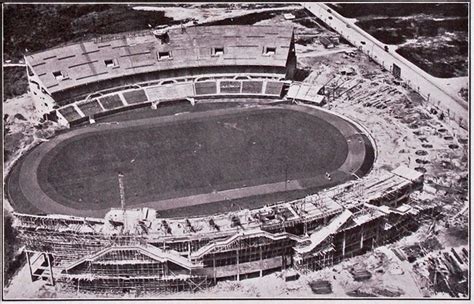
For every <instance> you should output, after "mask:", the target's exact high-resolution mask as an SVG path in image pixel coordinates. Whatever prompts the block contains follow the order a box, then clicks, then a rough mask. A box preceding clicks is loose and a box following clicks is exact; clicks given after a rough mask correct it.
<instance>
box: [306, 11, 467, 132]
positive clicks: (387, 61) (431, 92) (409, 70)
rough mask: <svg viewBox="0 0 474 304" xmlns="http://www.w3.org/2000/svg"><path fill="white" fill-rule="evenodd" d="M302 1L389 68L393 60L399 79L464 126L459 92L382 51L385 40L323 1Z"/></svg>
mask: <svg viewBox="0 0 474 304" xmlns="http://www.w3.org/2000/svg"><path fill="white" fill-rule="evenodd" d="M302 5H303V6H304V7H305V8H306V9H308V10H309V11H310V12H311V13H313V14H314V15H315V16H316V17H318V18H319V19H321V20H322V21H323V22H325V23H326V24H327V25H328V26H330V27H331V28H333V29H334V30H336V31H337V32H338V33H339V34H340V35H341V36H342V37H344V38H345V39H346V40H348V41H349V42H350V43H352V44H353V45H355V46H356V47H358V48H359V49H361V50H362V51H363V52H364V53H366V54H367V55H368V56H370V57H371V58H372V59H373V60H374V61H375V62H377V63H378V64H380V65H382V66H384V67H385V68H386V69H387V70H390V71H392V70H393V66H394V64H395V65H397V66H398V67H400V70H401V74H400V77H401V78H402V80H404V81H405V82H406V83H407V84H408V85H409V86H410V87H411V88H412V89H414V90H415V91H417V92H418V93H420V95H422V96H423V97H424V98H425V99H426V100H428V102H430V103H431V104H433V105H435V106H437V107H439V108H440V109H441V110H442V111H444V112H445V113H446V114H447V115H448V116H449V117H450V118H452V119H454V120H455V121H456V122H457V123H458V124H459V125H460V126H462V127H464V128H467V124H468V104H467V102H466V101H464V100H463V99H462V98H461V97H460V96H458V95H455V94H453V92H452V91H451V90H450V89H448V88H445V87H444V86H443V85H442V84H441V83H440V82H439V81H437V78H435V77H433V76H431V75H429V74H428V73H426V72H425V71H423V70H422V69H420V68H418V67H417V66H416V65H414V64H413V63H411V62H410V61H408V60H406V59H405V58H403V57H402V56H401V55H399V54H397V53H395V52H394V50H393V49H392V50H390V49H389V51H388V52H387V51H385V49H384V47H385V44H383V43H381V42H380V41H378V40H376V39H375V38H374V37H372V36H370V35H369V34H368V33H366V32H365V31H364V30H362V29H361V28H359V27H358V26H356V25H355V24H354V21H353V20H351V19H348V18H345V17H343V16H341V15H339V14H338V13H337V12H335V11H334V10H333V9H330V8H329V7H328V6H327V5H326V4H323V3H302Z"/></svg>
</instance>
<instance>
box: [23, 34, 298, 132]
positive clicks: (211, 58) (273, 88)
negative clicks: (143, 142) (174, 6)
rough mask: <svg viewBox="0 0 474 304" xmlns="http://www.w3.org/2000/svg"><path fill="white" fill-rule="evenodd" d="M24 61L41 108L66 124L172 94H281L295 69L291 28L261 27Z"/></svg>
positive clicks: (115, 38) (69, 49) (98, 44)
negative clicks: (285, 82)
mask: <svg viewBox="0 0 474 304" xmlns="http://www.w3.org/2000/svg"><path fill="white" fill-rule="evenodd" d="M25 62H26V65H27V70H28V82H29V86H30V90H31V94H32V95H33V99H34V104H35V108H36V110H37V111H40V112H41V113H44V114H50V115H48V117H49V118H51V119H57V120H58V121H59V122H61V123H63V124H66V125H67V124H70V123H72V122H75V121H78V120H79V121H86V120H87V119H89V118H91V117H92V116H94V115H98V114H99V115H101V114H103V113H106V112H108V111H111V110H114V111H115V110H117V109H120V108H127V107H128V106H136V105H137V104H142V103H153V102H157V101H164V100H169V99H190V98H194V97H200V96H209V95H219V94H227V95H233V94H236V95H239V96H241V95H246V94H248V95H270V96H279V95H280V94H281V89H282V85H283V83H284V81H285V80H287V79H291V78H292V76H293V74H294V72H295V69H296V56H295V47H294V33H293V29H292V28H290V27H285V26H257V25H252V26H197V27H175V28H168V29H160V30H155V31H142V32H134V33H127V34H120V35H112V36H108V37H102V38H98V39H96V40H93V41H86V42H81V43H75V44H70V45H66V46H61V47H57V48H53V49H49V50H46V51H42V52H38V53H34V54H29V55H28V56H26V57H25ZM176 86H179V87H176Z"/></svg>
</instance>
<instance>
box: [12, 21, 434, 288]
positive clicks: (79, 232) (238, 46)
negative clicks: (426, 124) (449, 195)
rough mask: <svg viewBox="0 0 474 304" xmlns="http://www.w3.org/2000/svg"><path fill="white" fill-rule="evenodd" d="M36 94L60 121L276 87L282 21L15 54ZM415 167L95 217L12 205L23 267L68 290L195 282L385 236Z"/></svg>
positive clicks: (259, 272)
mask: <svg viewBox="0 0 474 304" xmlns="http://www.w3.org/2000/svg"><path fill="white" fill-rule="evenodd" d="M26 63H27V67H28V79H29V83H30V88H31V92H32V94H33V97H34V99H35V107H36V109H37V110H38V111H41V112H42V113H44V114H46V116H47V117H48V118H50V119H56V120H57V121H58V122H60V123H62V124H64V125H68V126H72V125H75V124H79V123H84V122H87V121H89V122H91V123H93V122H94V119H95V118H97V117H100V116H102V115H108V114H109V113H115V112H117V111H123V110H126V109H130V108H135V107H138V106H151V107H153V108H157V107H158V106H159V104H160V103H162V102H166V101H170V100H189V102H191V103H194V102H197V101H199V98H201V97H203V98H204V97H205V98H212V97H220V96H234V97H249V96H260V97H267V98H272V99H275V100H281V98H282V97H283V95H284V94H285V88H287V87H288V86H289V84H290V83H291V78H292V76H293V75H294V73H295V70H296V56H295V47H294V33H293V29H292V28H287V27H276V26H202V27H190V28H182V27H177V28H174V29H168V30H159V31H154V32H150V31H145V32H140V33H131V34H127V35H116V36H113V37H105V38H101V39H96V40H95V41H90V42H83V43H77V44H72V45H67V46H62V47H59V48H55V49H51V50H47V51H44V52H40V53H36V54H32V55H29V56H27V57H26ZM422 184H423V175H422V174H420V173H418V172H416V171H414V170H411V169H409V168H406V167H399V168H397V169H396V170H393V171H391V172H388V171H386V172H378V173H373V174H370V175H368V176H366V177H363V178H357V179H355V180H353V181H351V182H349V183H346V184H343V185H339V186H336V187H333V188H331V189H329V190H325V191H321V192H319V193H318V194H315V195H310V196H306V197H304V198H301V199H297V200H293V201H282V202H275V203H274V204H270V205H267V206H265V207H263V208H259V209H252V210H247V209H245V210H240V211H238V212H229V213H225V214H216V215H213V216H205V217H204V216H203V217H190V218H162V217H160V214H159V212H157V211H156V210H154V209H152V208H136V209H130V208H128V209H127V208H118V209H111V210H110V211H109V212H108V213H107V214H106V216H105V217H104V218H92V217H78V216H71V215H59V214H43V215H37V214H36V215H33V214H20V213H15V220H14V225H15V227H16V228H17V229H18V231H19V234H20V238H21V239H22V241H23V242H24V244H25V246H26V247H25V248H26V252H27V258H28V265H29V267H30V273H31V277H32V280H40V279H41V280H46V281H48V282H49V283H50V284H59V285H61V286H63V287H64V288H66V289H71V290H72V291H74V292H78V291H80V292H93V293H94V294H109V293H136V294H143V293H153V292H163V291H181V290H191V291H196V290H199V289H201V288H205V287H208V286H210V285H212V284H215V283H216V282H218V281H220V280H242V279H245V278H251V277H259V276H264V275H266V274H269V273H272V272H275V271H281V270H284V269H297V270H298V271H308V270H318V269H321V268H324V267H327V266H331V265H334V264H335V263H338V262H340V261H342V260H343V259H345V258H349V257H353V256H355V255H359V254H363V253H365V252H367V251H370V250H372V249H374V248H375V247H377V246H381V245H383V244H386V243H389V242H393V241H394V240H396V239H399V238H400V237H402V236H404V235H406V234H408V233H410V232H411V231H413V230H414V229H416V227H417V217H418V216H419V215H420V214H422V213H423V212H425V211H426V210H423V209H421V208H416V207H413V206H411V205H409V204H408V202H409V200H410V194H411V193H412V192H414V191H417V190H420V189H421V187H422Z"/></svg>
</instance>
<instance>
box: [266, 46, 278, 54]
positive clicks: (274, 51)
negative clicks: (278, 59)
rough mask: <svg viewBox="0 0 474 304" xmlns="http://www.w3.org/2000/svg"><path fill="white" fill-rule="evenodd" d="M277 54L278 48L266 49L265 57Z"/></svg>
mask: <svg viewBox="0 0 474 304" xmlns="http://www.w3.org/2000/svg"><path fill="white" fill-rule="evenodd" d="M275 53H276V47H268V46H267V47H265V50H264V52H263V54H264V55H267V56H271V55H275Z"/></svg>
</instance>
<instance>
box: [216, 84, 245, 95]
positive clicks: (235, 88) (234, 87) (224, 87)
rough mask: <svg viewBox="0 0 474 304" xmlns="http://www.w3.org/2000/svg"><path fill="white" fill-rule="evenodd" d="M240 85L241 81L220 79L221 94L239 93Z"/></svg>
mask: <svg viewBox="0 0 474 304" xmlns="http://www.w3.org/2000/svg"><path fill="white" fill-rule="evenodd" d="M241 86H242V82H240V81H221V83H220V87H221V93H223V94H235V93H240V88H241Z"/></svg>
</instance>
